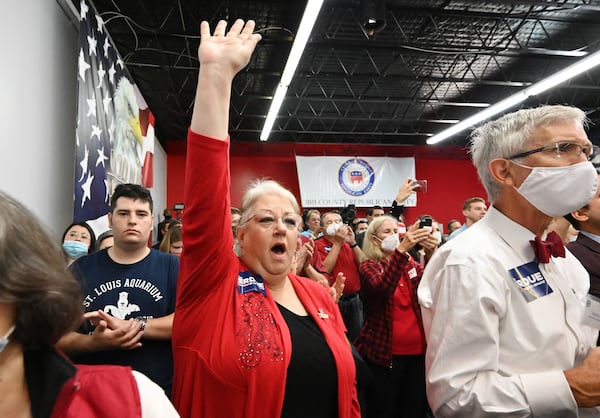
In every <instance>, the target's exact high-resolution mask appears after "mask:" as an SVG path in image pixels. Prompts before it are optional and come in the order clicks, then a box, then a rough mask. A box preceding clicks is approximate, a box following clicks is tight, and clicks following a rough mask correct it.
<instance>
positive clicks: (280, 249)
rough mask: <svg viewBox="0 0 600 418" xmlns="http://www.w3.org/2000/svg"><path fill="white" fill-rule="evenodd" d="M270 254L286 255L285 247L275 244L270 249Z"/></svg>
mask: <svg viewBox="0 0 600 418" xmlns="http://www.w3.org/2000/svg"><path fill="white" fill-rule="evenodd" d="M271 252H272V253H273V254H275V255H284V254H285V253H286V249H285V245H283V244H277V245H275V246H273V247H271Z"/></svg>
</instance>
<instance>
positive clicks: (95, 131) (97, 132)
mask: <svg viewBox="0 0 600 418" xmlns="http://www.w3.org/2000/svg"><path fill="white" fill-rule="evenodd" d="M100 135H102V129H100V127H99V126H96V125H92V134H91V135H90V139H92V138H93V137H95V136H96V137H98V140H100Z"/></svg>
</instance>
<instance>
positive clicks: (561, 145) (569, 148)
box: [508, 141, 600, 161]
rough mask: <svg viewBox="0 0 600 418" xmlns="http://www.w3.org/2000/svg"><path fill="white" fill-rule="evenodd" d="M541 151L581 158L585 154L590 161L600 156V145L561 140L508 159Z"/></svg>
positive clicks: (559, 155) (561, 156)
mask: <svg viewBox="0 0 600 418" xmlns="http://www.w3.org/2000/svg"><path fill="white" fill-rule="evenodd" d="M539 152H544V153H547V154H549V155H551V156H553V157H555V158H573V159H575V158H579V157H581V155H582V154H583V155H585V156H586V158H587V160H588V161H591V160H593V159H594V158H595V157H598V156H600V147H598V146H597V145H581V144H578V143H576V142H569V141H560V142H556V143H554V144H550V145H546V146H543V147H540V148H535V149H532V150H529V151H525V152H521V153H519V154H515V155H513V156H510V157H508V159H509V160H516V159H517V158H523V157H527V156H528V155H531V154H537V153H539Z"/></svg>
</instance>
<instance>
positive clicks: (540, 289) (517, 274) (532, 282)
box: [508, 261, 552, 302]
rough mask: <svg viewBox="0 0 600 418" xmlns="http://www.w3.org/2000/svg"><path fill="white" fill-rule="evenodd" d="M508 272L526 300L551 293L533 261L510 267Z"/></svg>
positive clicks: (532, 299)
mask: <svg viewBox="0 0 600 418" xmlns="http://www.w3.org/2000/svg"><path fill="white" fill-rule="evenodd" d="M508 272H509V273H510V275H511V277H512V279H513V282H514V283H515V285H516V286H517V287H518V288H519V290H520V291H521V294H522V295H523V297H524V298H525V300H526V301H527V302H531V301H534V300H536V299H539V298H541V297H543V296H546V295H549V294H550V293H552V288H551V287H550V285H549V284H548V282H547V281H546V278H545V277H544V275H543V274H542V272H541V271H540V268H539V267H538V264H537V263H536V262H535V261H532V262H530V263H527V264H523V265H522V266H518V267H515V268H514V269H510V270H509V271H508Z"/></svg>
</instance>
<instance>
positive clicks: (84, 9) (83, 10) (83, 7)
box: [81, 1, 90, 20]
mask: <svg viewBox="0 0 600 418" xmlns="http://www.w3.org/2000/svg"><path fill="white" fill-rule="evenodd" d="M88 10H90V8H89V7H88V5H87V4H85V1H82V2H81V20H83V19H85V18H86V17H87V12H88Z"/></svg>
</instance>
